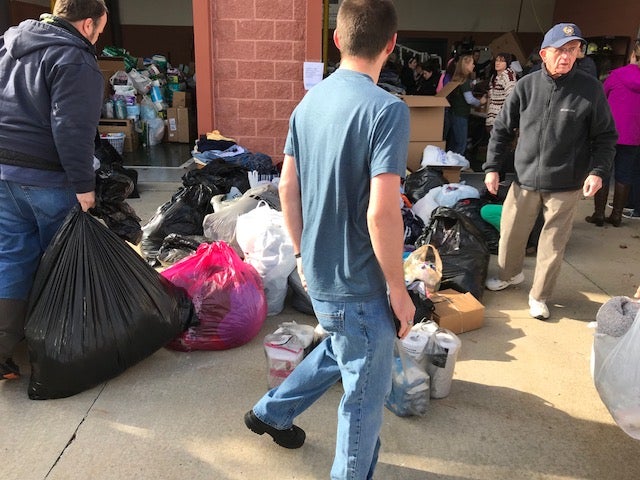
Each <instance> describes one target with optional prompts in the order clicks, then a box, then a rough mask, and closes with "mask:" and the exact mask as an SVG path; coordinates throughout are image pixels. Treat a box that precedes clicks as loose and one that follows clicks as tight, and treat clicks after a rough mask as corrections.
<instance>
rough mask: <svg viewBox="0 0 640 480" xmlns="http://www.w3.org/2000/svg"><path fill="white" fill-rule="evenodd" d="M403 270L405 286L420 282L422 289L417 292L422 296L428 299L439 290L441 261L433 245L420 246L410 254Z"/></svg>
mask: <svg viewBox="0 0 640 480" xmlns="http://www.w3.org/2000/svg"><path fill="white" fill-rule="evenodd" d="M429 252H431V255H429ZM403 268H404V281H405V283H406V284H407V286H409V285H411V284H412V283H413V282H415V281H418V282H422V283H423V287H424V289H422V288H420V289H419V291H420V290H421V293H422V294H423V295H425V296H427V297H428V296H429V295H431V294H434V293H436V292H437V291H438V289H439V288H440V280H441V279H442V259H441V258H440V254H439V253H438V249H437V248H436V247H434V246H433V245H431V244H427V245H422V246H421V247H418V248H417V249H416V250H414V251H413V252H411V253H410V254H409V256H408V257H407V259H406V260H405V261H404V264H403Z"/></svg>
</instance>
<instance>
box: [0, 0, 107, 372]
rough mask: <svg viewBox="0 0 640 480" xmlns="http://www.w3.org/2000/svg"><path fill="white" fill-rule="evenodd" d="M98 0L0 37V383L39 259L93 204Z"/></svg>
mask: <svg viewBox="0 0 640 480" xmlns="http://www.w3.org/2000/svg"><path fill="white" fill-rule="evenodd" d="M106 24H107V7H106V5H105V3H104V1H103V0H57V1H56V3H55V7H54V10H53V15H48V14H46V15H43V16H42V17H41V20H40V21H37V20H25V21H24V22H22V23H20V24H19V25H18V26H16V27H12V28H9V29H8V30H7V31H6V32H5V34H4V35H3V36H2V37H1V38H0V104H1V105H2V109H1V110H0V204H1V205H2V209H1V210H0V378H2V379H14V378H17V377H18V376H19V375H20V371H19V368H18V365H16V364H15V362H14V361H13V360H12V358H11V357H12V353H13V350H14V348H15V346H16V345H17V344H18V343H19V342H20V340H22V338H23V337H24V321H25V315H26V309H27V298H28V296H29V292H30V290H31V287H32V284H33V279H34V276H35V272H36V269H37V268H38V264H39V261H40V257H41V256H42V254H43V253H44V251H45V249H46V248H47V246H48V245H49V243H50V241H51V239H52V238H53V236H54V235H55V233H56V231H57V230H58V227H59V226H60V225H61V224H62V222H63V220H64V218H65V217H66V216H67V214H68V213H69V211H70V210H71V209H72V207H73V206H74V205H77V204H80V206H81V207H82V209H83V210H84V211H87V210H88V209H90V208H91V207H93V206H94V204H95V193H94V190H95V172H94V165H93V152H94V137H95V133H96V130H97V128H98V121H99V119H100V109H101V106H102V96H103V92H104V84H103V77H102V73H101V72H100V69H99V68H98V63H97V61H96V52H95V47H94V45H95V43H96V41H97V40H98V36H99V35H100V34H101V33H102V31H103V30H104V28H105V25H106Z"/></svg>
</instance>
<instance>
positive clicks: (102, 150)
mask: <svg viewBox="0 0 640 480" xmlns="http://www.w3.org/2000/svg"><path fill="white" fill-rule="evenodd" d="M93 154H94V156H95V157H96V158H97V159H98V160H100V167H101V168H104V169H107V170H115V171H116V172H118V173H121V174H122V175H125V176H127V177H129V178H130V179H131V182H132V183H133V188H132V189H131V192H129V193H128V194H127V197H125V198H140V194H139V193H138V171H137V170H134V169H133V168H125V167H124V160H123V158H122V155H120V154H119V153H118V151H117V150H116V149H115V148H113V145H111V144H110V143H109V140H107V139H105V138H100V134H99V133H97V132H96V138H95V141H94V153H93Z"/></svg>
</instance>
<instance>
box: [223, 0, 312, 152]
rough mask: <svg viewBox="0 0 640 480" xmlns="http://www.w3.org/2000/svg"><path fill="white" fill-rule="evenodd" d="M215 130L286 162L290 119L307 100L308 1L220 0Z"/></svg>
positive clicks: (241, 143) (251, 148)
mask: <svg viewBox="0 0 640 480" xmlns="http://www.w3.org/2000/svg"><path fill="white" fill-rule="evenodd" d="M214 8H215V10H214V12H213V13H214V15H213V16H214V18H213V42H214V45H213V52H214V59H213V81H214V92H213V94H214V95H213V96H214V106H215V108H214V114H215V118H214V125H215V128H216V129H218V130H220V132H221V133H222V134H223V135H226V136H230V137H233V138H235V139H236V141H237V142H238V144H240V145H242V146H244V147H245V148H248V149H249V150H251V151H253V152H262V153H266V154H267V155H269V156H271V158H272V159H273V161H274V163H279V162H281V161H282V157H283V155H282V149H283V147H284V141H285V138H286V134H287V126H288V119H289V116H290V114H291V112H292V111H293V108H294V107H295V106H296V104H297V103H298V102H299V101H300V99H301V98H302V96H303V95H304V88H303V84H302V66H303V62H304V60H305V25H306V24H305V22H306V1H305V0H217V1H216V2H215V7H214Z"/></svg>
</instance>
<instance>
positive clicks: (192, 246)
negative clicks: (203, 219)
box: [157, 233, 211, 267]
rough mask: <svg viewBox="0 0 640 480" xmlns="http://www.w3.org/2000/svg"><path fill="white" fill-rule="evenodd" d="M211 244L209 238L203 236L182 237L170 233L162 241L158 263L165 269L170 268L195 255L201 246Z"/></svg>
mask: <svg viewBox="0 0 640 480" xmlns="http://www.w3.org/2000/svg"><path fill="white" fill-rule="evenodd" d="M202 243H211V241H210V240H209V239H208V238H207V237H203V236H202V235H180V234H179V233H170V234H169V235H167V236H166V237H165V239H164V240H163V241H162V245H161V246H160V249H159V250H158V257H157V258H158V261H159V262H160V264H161V265H162V266H163V267H168V266H170V265H173V264H174V263H176V262H178V261H180V260H182V259H183V258H185V257H188V256H189V255H191V254H193V253H195V251H196V250H197V249H198V247H199V246H200V244H202Z"/></svg>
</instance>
